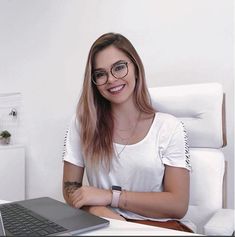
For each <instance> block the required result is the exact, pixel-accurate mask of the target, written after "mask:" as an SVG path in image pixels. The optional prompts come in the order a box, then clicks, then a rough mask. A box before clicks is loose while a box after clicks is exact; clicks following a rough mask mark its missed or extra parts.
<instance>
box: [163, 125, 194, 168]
mask: <svg viewBox="0 0 235 237" xmlns="http://www.w3.org/2000/svg"><path fill="white" fill-rule="evenodd" d="M170 127H171V126H170ZM160 149H161V151H160V157H161V159H162V162H163V164H166V165H169V166H175V167H181V168H186V169H188V170H190V171H191V163H190V154H189V146H188V136H187V133H186V129H185V127H184V124H183V122H182V121H178V122H177V124H176V126H175V128H174V129H173V131H171V132H170V133H169V137H168V139H167V140H166V141H165V143H164V144H163V145H162V146H161V147H160Z"/></svg>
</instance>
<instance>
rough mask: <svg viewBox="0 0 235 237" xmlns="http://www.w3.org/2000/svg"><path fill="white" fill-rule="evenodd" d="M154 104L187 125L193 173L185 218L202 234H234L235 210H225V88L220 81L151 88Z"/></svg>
mask: <svg viewBox="0 0 235 237" xmlns="http://www.w3.org/2000/svg"><path fill="white" fill-rule="evenodd" d="M149 92H150V96H151V99H152V104H153V106H154V107H155V108H156V109H157V110H158V111H160V112H165V113H170V114H173V115H175V116H176V117H178V118H179V119H181V120H182V121H183V123H184V125H185V128H186V131H187V134H188V142H189V148H190V157H191V164H192V172H191V177H190V205H189V209H188V212H187V214H186V216H185V217H184V219H185V220H190V223H191V228H192V229H193V230H194V231H195V232H196V233H199V234H205V235H232V233H233V230H234V210H231V209H223V201H224V200H223V194H224V193H223V191H224V189H223V183H224V174H225V170H226V169H225V158H224V154H223V152H222V150H221V148H222V147H223V146H225V145H226V134H225V126H224V124H225V122H224V121H225V118H224V115H225V113H224V110H223V108H224V106H223V101H224V100H223V98H224V94H223V88H222V86H221V85H220V84H218V83H202V84H188V85H178V86H168V87H152V88H149Z"/></svg>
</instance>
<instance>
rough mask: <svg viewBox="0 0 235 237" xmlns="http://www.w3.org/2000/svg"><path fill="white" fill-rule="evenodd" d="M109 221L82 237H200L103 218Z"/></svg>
mask: <svg viewBox="0 0 235 237" xmlns="http://www.w3.org/2000/svg"><path fill="white" fill-rule="evenodd" d="M105 219H108V220H109V221H110V224H109V226H107V227H104V228H101V229H97V230H93V231H89V232H86V233H83V234H80V235H82V236H128V235H130V236H131V235H132V236H158V235H160V236H163V235H166V236H167V235H168V236H169V235H172V236H177V235H179V236H186V235H188V236H194V235H195V236H200V235H199V234H194V233H189V232H184V231H178V230H171V229H166V228H161V227H155V226H149V225H143V224H137V223H133V222H127V221H120V220H114V219H110V218H105Z"/></svg>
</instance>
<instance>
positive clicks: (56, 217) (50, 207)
mask: <svg viewBox="0 0 235 237" xmlns="http://www.w3.org/2000/svg"><path fill="white" fill-rule="evenodd" d="M0 212H1V217H2V224H1V223H0V236H1V235H2V236H4V235H6V236H21V235H22V236H47V235H49V236H53V235H55V236H60V235H61V236H62V235H76V234H80V233H83V232H87V231H90V230H94V229H98V228H104V227H107V226H108V225H109V220H106V219H104V218H101V217H98V216H95V215H92V214H90V213H88V212H86V211H83V210H81V209H77V208H72V207H70V206H69V205H68V204H65V203H63V202H60V201H57V200H55V199H52V198H49V197H41V198H35V199H28V200H23V201H17V202H10V203H6V204H0ZM1 217H0V222H1ZM1 227H2V228H1ZM1 229H2V230H1ZM1 231H2V232H1Z"/></svg>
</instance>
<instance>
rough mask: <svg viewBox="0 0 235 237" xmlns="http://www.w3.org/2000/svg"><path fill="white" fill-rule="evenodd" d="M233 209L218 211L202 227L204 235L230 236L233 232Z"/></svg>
mask: <svg viewBox="0 0 235 237" xmlns="http://www.w3.org/2000/svg"><path fill="white" fill-rule="evenodd" d="M234 214H235V212H234V209H219V210H217V211H216V212H215V214H214V215H213V216H212V217H211V218H210V220H209V221H208V222H207V223H206V224H205V226H204V234H205V235H217V236H218V235H227V236H231V235H232V234H233V231H234Z"/></svg>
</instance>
